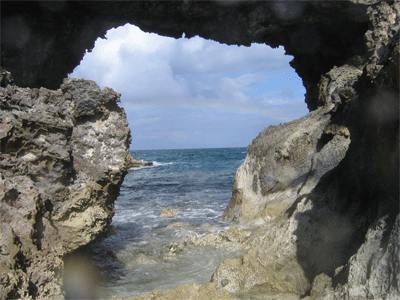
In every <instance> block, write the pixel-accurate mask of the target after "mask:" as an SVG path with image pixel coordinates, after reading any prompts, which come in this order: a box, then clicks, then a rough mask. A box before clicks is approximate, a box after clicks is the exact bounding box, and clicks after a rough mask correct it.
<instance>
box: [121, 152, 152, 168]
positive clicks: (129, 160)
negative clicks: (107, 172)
mask: <svg viewBox="0 0 400 300" xmlns="http://www.w3.org/2000/svg"><path fill="white" fill-rule="evenodd" d="M152 165H153V163H152V162H147V161H141V160H137V159H134V158H133V157H132V155H131V154H129V153H128V155H127V157H126V168H127V169H130V168H138V167H149V166H152Z"/></svg>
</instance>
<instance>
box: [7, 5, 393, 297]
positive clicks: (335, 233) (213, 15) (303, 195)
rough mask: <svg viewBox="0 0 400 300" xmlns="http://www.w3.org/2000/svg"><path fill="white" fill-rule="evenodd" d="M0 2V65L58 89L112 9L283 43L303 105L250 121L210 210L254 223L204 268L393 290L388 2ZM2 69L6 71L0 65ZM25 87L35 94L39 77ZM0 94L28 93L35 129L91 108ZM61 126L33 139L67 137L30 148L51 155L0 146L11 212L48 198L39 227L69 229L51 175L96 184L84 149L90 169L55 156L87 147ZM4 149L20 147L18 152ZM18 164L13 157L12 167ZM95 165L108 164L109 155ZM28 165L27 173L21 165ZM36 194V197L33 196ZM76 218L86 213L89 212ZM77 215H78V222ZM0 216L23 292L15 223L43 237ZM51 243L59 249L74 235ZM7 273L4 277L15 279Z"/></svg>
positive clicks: (323, 292)
mask: <svg viewBox="0 0 400 300" xmlns="http://www.w3.org/2000/svg"><path fill="white" fill-rule="evenodd" d="M1 14H2V19H1V22H2V37H1V44H2V57H1V60H2V61H1V62H2V66H3V67H6V68H8V69H9V70H10V71H12V73H13V74H14V75H15V76H16V78H15V80H16V83H17V84H20V85H22V86H30V87H40V86H45V87H47V88H54V89H55V88H58V86H59V85H60V83H61V81H62V79H63V78H64V77H66V75H67V74H68V73H70V72H71V71H72V70H73V68H74V67H75V66H76V65H77V64H78V63H79V61H80V59H81V58H82V56H83V54H84V52H85V49H91V48H92V47H93V44H94V41H95V39H96V38H97V37H99V36H102V35H104V33H105V32H106V30H107V29H109V28H112V27H117V26H120V25H123V24H125V23H127V22H130V23H132V24H135V25H138V26H139V27H140V28H141V29H143V30H145V31H152V32H157V33H159V34H163V35H168V36H172V37H181V36H182V34H183V33H185V36H186V37H192V36H194V35H200V36H202V37H204V38H209V39H213V40H216V41H219V42H222V43H227V44H237V45H250V44H251V43H252V42H259V43H266V44H268V45H271V46H273V47H277V46H279V45H283V46H284V47H285V49H286V52H287V54H290V55H293V56H294V57H295V58H294V60H293V61H292V62H291V65H292V66H293V67H294V68H295V69H296V71H297V73H298V74H299V75H300V77H301V78H302V79H303V83H304V86H305V87H306V89H307V94H306V99H305V101H306V103H307V105H308V108H309V109H310V111H311V112H310V114H309V115H307V116H305V117H304V118H302V119H300V120H296V121H293V122H290V123H288V124H284V125H282V126H279V127H271V128H268V129H266V130H265V131H263V132H262V133H261V135H260V136H259V137H258V138H257V139H255V140H254V142H253V143H252V144H251V145H250V146H249V151H248V157H247V158H246V161H245V163H244V165H243V166H242V167H241V168H240V169H239V170H238V173H237V176H236V180H235V185H234V191H233V198H232V202H231V203H230V204H229V207H228V209H227V211H226V212H225V213H224V219H225V220H236V221H238V222H242V223H246V224H251V225H257V226H260V227H259V229H258V230H257V231H256V232H254V234H252V236H251V237H250V239H249V240H247V241H246V243H250V244H251V246H252V247H251V249H250V250H249V251H248V252H247V253H246V254H245V255H244V256H243V258H242V259H237V260H227V261H225V262H224V263H222V264H221V266H220V267H219V268H218V270H217V271H216V272H215V274H214V276H213V281H214V282H213V289H214V288H215V289H217V290H228V291H231V292H238V293H243V292H248V293H251V295H256V297H257V295H261V294H263V293H265V295H267V294H274V295H276V293H278V296H276V297H280V298H282V299H286V298H285V297H286V296H279V293H280V294H281V295H290V297H291V298H296V297H298V298H300V296H301V297H302V298H304V296H308V297H309V298H318V299H342V298H350V299H366V298H367V299H368V298H371V299H372V298H374V299H398V298H399V297H400V292H399V286H400V283H399V277H398V276H399V275H398V274H399V273H400V272H399V249H398V245H399V241H398V237H399V226H400V224H399V221H398V220H399V219H398V214H399V151H398V148H399V113H398V112H399V67H400V66H399V51H400V50H399V49H400V48H399V23H400V17H399V15H400V4H399V2H398V1H380V0H349V1H206V2H202V1H179V2H170V1H159V2H158V1H102V2H91V1H57V2H51V1H50V2H39V1H30V2H27V3H24V5H20V3H18V2H16V1H6V2H5V1H3V3H2V10H1ZM43 20H46V22H43ZM60 24H61V25H60ZM15 37H18V38H15ZM4 78H5V79H6V80H8V79H7V76H5V77H4ZM26 91H27V90H26ZM29 91H31V90H29ZM37 91H38V92H35V93H37V94H38V95H41V94H40V93H42V94H43V93H45V94H46V93H47V91H48V90H45V89H40V90H37ZM7 93H8V94H7V95H13V96H12V97H11V96H7V97H9V98H12V99H14V100H13V101H14V103H17V104H15V105H16V106H18V107H20V108H18V109H19V110H20V111H21V112H24V111H25V110H28V109H30V107H33V108H35V107H38V106H35V105H42V106H43V107H44V108H45V109H44V111H46V114H41V113H38V114H37V116H32V120H33V121H34V122H38V120H40V121H42V122H49V121H48V120H52V119H56V120H58V121H57V126H56V127H54V128H52V129H51V130H49V133H50V135H49V136H54V135H56V134H58V135H60V136H64V135H65V132H71V129H70V127H68V126H66V124H69V123H70V120H72V119H73V120H75V118H77V119H79V116H80V114H81V113H83V114H86V113H87V114H88V115H90V116H93V117H94V118H95V116H96V114H97V113H98V111H97V109H96V106H95V107H93V103H92V102H91V101H88V102H87V103H86V102H85V101H83V103H79V101H78V102H76V105H77V107H78V109H77V111H76V112H75V111H74V112H73V113H72V114H69V113H67V114H64V115H63V113H62V112H63V111H69V110H73V109H72V108H71V107H70V105H69V103H71V99H73V92H69V93H67V92H65V95H64V98H65V99H63V100H62V101H59V102H57V104H54V105H53V106H51V107H50V106H46V105H47V104H45V103H44V104H43V103H42V102H40V101H38V102H37V103H36V104H35V105H34V106H32V104H30V102H29V101H26V100H25V99H26V98H25V97H21V95H22V94H23V93H25V92H21V90H18V91H15V92H11V91H9V92H7ZM29 93H33V92H29ZM59 93H64V92H59ZM67 94H69V95H71V97H72V98H69V97H70V96H68V95H67ZM29 97H31V98H32V96H29ZM29 97H28V98H29ZM35 97H36V98H37V97H38V96H35ZM88 97H89V98H90V97H91V96H90V95H88ZM36 98H35V99H36ZM56 98H57V97H56ZM46 101H47V100H46ZM102 101H103V100H102ZM50 102H51V101H50ZM72 102H73V101H72ZM2 109H3V108H2ZM11 109H12V108H9V107H8V108H7V110H6V108H4V109H3V110H4V112H9V111H10V110H11ZM15 110H16V111H17V109H15ZM39 111H40V109H37V112H39ZM60 111H61V116H62V117H61V118H59V117H58V116H59V114H60ZM4 112H3V111H2V114H4ZM7 117H8V118H6V119H3V120H2V123H1V131H0V138H1V140H2V147H3V140H7V139H8V138H7V137H8V135H9V133H12V134H13V136H15V140H16V141H19V138H18V137H19V135H14V134H16V133H15V132H17V133H18V131H15V132H14V131H13V130H14V128H16V127H15V126H16V125H15V124H17V125H18V124H20V123H18V122H20V121H16V119H15V118H16V117H15V116H14V115H12V116H9V115H7ZM100 121H101V119H100V120H99V119H96V120H93V122H92V123H96V124H97V122H100ZM76 122H78V123H79V121H76ZM78 123H77V125H79V124H78ZM27 124H28V123H27ZM81 125H82V126H85V125H84V124H81ZM29 126H32V125H29ZM17 128H19V127H17ZM24 128H25V127H24ZM27 128H31V127H27ZM68 128H69V129H68ZM39 129H40V128H39V127H35V128H34V129H29V130H30V131H29V134H30V135H31V136H32V137H30V139H31V140H35V141H36V143H41V138H39V136H40V135H39V136H38V135H37V131H36V130H39ZM81 129H82V130H81V131H79V130H78V131H77V132H76V134H77V135H78V136H84V135H85V134H86V132H88V133H90V136H94V135H95V134H96V130H91V129H90V128H86V127H82V128H81ZM38 132H39V133H40V130H39V131H38ZM70 136H72V133H70ZM42 139H43V138H42ZM69 139H71V138H70V137H69V138H65V139H63V138H61V139H58V138H57V139H56V138H53V140H54V141H57V142H54V143H53V142H48V143H49V144H51V145H52V146H53V147H56V145H57V144H62V145H67V147H66V149H70V150H67V151H66V152H65V151H62V150H61V148H57V147H56V148H55V149H54V151H53V150H52V151H50V149H52V148H51V146H50V145H47V144H43V145H44V146H42V144H40V146H38V147H39V148H40V149H42V148H43V149H44V153H53V152H54V153H56V154H51V155H53V156H55V155H56V159H53V158H52V159H51V161H50V162H48V161H47V160H46V159H44V160H41V161H40V162H38V163H37V165H34V164H33V163H32V162H37V157H39V156H38V154H37V153H36V152H32V151H31V149H33V148H29V147H31V146H29V145H30V144H27V145H28V146H29V147H25V146H24V147H22V146H18V147H16V148H15V149H14V150H12V151H13V153H14V154H13V156H12V155H11V156H10V157H9V158H7V160H5V162H7V161H9V162H10V163H9V165H8V167H7V168H5V170H8V172H10V171H9V170H12V174H14V173H15V172H14V170H13V166H14V160H13V159H14V158H15V157H18V158H22V161H23V163H22V162H21V163H18V168H16V167H14V169H16V170H20V171H19V173H15V174H16V175H18V176H20V177H17V176H14V177H13V179H12V180H11V179H9V178H8V177H7V176H6V175H4V174H3V177H2V178H3V179H2V180H3V181H4V183H3V186H5V187H7V188H3V189H4V193H5V194H6V195H7V197H8V198H7V199H14V200H13V203H16V205H17V203H20V200H19V199H20V197H22V196H23V195H25V196H24V197H27V200H26V201H24V203H25V204H23V205H22V204H18V205H21V207H24V209H22V210H21V211H18V213H19V216H18V219H19V220H21V222H22V221H23V222H26V223H27V224H40V222H37V221H36V220H37V219H39V220H40V217H33V218H32V216H36V215H40V216H41V215H42V214H43V215H45V214H46V212H47V211H48V210H49V208H48V207H54V208H51V209H53V210H54V211H55V214H54V215H55V216H56V217H55V219H54V224H52V223H51V224H50V225H46V223H45V222H46V221H42V223H43V224H44V225H40V226H42V227H45V228H46V230H50V231H51V230H52V229H51V228H53V227H54V228H55V227H56V225H55V223H56V222H59V224H61V228H71V226H70V225H71V224H68V222H67V221H66V220H67V217H66V216H68V220H70V219H73V218H74V217H75V216H76V215H75V212H67V213H66V212H65V211H64V210H63V209H62V207H63V205H61V203H64V202H63V201H59V200H52V199H65V197H67V198H68V197H69V196H65V197H64V196H62V195H64V194H62V193H61V192H58V191H59V190H58V189H57V188H55V186H56V185H57V184H59V183H60V182H61V183H62V182H63V180H64V178H71V177H72V178H73V180H72V182H75V181H77V182H81V183H82V185H81V186H80V187H78V186H77V185H76V184H75V183H71V184H72V185H73V186H74V189H75V191H76V193H75V194H76V195H79V196H78V198H79V199H88V197H89V196H88V194H90V193H91V192H92V191H93V190H95V191H97V189H96V188H95V187H94V186H96V185H95V184H93V186H92V185H91V183H89V184H87V185H85V183H84V181H80V179H79V178H81V179H82V178H86V177H85V176H87V178H89V177H90V176H93V178H95V179H94V181H93V182H97V183H98V182H99V181H96V180H100V181H101V178H103V175H104V172H105V170H106V169H107V168H106V167H104V165H102V164H101V163H100V164H99V162H98V161H96V162H95V164H96V165H97V164H99V167H96V166H93V170H96V171H93V175H90V176H89V175H84V174H86V173H87V172H92V171H91V165H90V160H84V159H81V160H79V159H78V160H77V162H76V163H75V160H73V161H72V160H68V151H70V152H71V153H74V151H76V152H77V153H78V152H79V155H80V156H79V157H82V155H83V156H85V155H86V156H87V157H90V155H92V154H93V153H91V151H92V150H91V148H89V147H86V146H82V147H73V146H72V145H70V144H69V143H67V142H68V141H69ZM22 140H23V139H22ZM53 140H52V141H53ZM23 141H24V140H23ZM42 142H43V141H42ZM15 143H16V142H15ZM46 145H47V146H46ZM68 145H70V146H68ZM32 147H33V146H32ZM69 147H70V148H69ZM19 148H23V150H21V151H18V149H19ZM62 148H64V146H63V147H62ZM106 148H107V147H106ZM80 149H82V150H80ZM2 150H3V148H2ZM10 151H11V150H10ZM49 151H50V152H49ZM93 151H95V150H93ZM49 155H50V154H49ZM86 156H85V157H86ZM40 157H42V156H40ZM49 164H50V165H49ZM6 165H7V164H6ZM47 165H49V166H48V167H47V168H48V170H49V172H47V171H46V172H45V175H43V174H42V173H41V172H39V171H38V170H41V168H44V167H45V166H47ZM70 165H74V166H75V165H76V168H78V169H79V170H81V171H82V174H83V175H81V176H82V177H79V176H77V177H76V179H75V176H70V173H69V172H70V171H68V170H71V168H70V167H68V166H70ZM65 166H67V167H66V168H65ZM24 168H29V169H27V170H28V171H22V170H25V169H24ZM72 169H73V168H72ZM111 169H113V170H117V169H118V163H116V164H114V163H113V164H112V167H110V170H111ZM62 170H65V171H62ZM84 170H86V173H85V172H84ZM24 172H25V173H24ZM74 172H75V171H74ZM28 173H29V174H31V173H32V175H30V176H29V178H27V179H24V178H25V177H26V176H27V175H26V174H28ZM74 174H75V173H74ZM77 174H80V173H79V172H77ZM21 176H22V177H21ZM24 176H25V177H24ZM117 177H118V176H117ZM29 180H31V181H32V182H29ZM17 182H25V183H26V184H27V186H31V187H32V192H31V193H29V196H28V195H27V194H28V193H25V192H22V191H21V192H19V190H18V188H19V186H18V187H17V185H18V184H17ZM46 182H51V183H52V184H50V185H49V184H47V183H46ZM90 182H92V181H90ZM63 184H66V183H63ZM110 186H112V185H110ZM35 189H37V190H38V191H36V190H35ZM41 190H45V191H46V194H43V193H42V192H41ZM89 191H90V193H89ZM48 193H49V194H50V195H51V197H50V196H49V197H47V194H48ZM66 194H67V195H69V194H68V193H66ZM35 195H38V196H37V197H36V196H35ZM39 195H40V197H42V195H44V196H43V199H42V198H41V199H42V200H41V201H42V202H40V201H39V202H40V203H44V204H43V205H42V204H38V205H36V204H35V205H33V204H32V203H33V202H35V201H36V202H35V203H38V202H37V200H36V199H38V198H40V197H39ZM53 195H56V196H57V197H59V198H57V197H55V198H53ZM101 196H104V195H103V194H101ZM32 197H33V198H32ZM35 197H36V198H35ZM48 199H50V200H48ZM68 199H69V198H68ZM49 201H50V202H49ZM68 201H70V202H69V203H71V205H76V207H78V209H77V210H78V211H80V209H81V208H82V207H85V205H88V204H87V202H86V201H83V200H82V201H76V202H74V201H71V200H68ZM68 201H67V202H68ZM47 203H50V204H51V205H48V204H47ZM4 205H5V204H4ZM7 205H9V204H7ZM94 207H99V205H98V204H95V205H94ZM100 207H102V206H101V205H100ZM88 210H89V208H88ZM69 215H71V218H69ZM63 216H64V217H63ZM86 216H87V218H86V219H85V220H89V221H88V224H91V222H92V221H90V220H92V219H91V217H90V216H91V214H90V213H89V212H88V214H87V215H86ZM41 219H42V220H46V218H43V217H42V218H41ZM49 220H53V219H52V218H50V219H49ZM35 222H36V223H35ZM63 222H64V223H63ZM65 222H66V223H65ZM85 222H86V221H85ZM85 222H83V223H85ZM83 223H82V224H81V225H82V226H83V228H90V226H86V227H85V224H83ZM106 223H107V222H106ZM62 224H64V225H65V226H64V227H62ZM7 226H8V227H7ZM1 228H2V230H3V229H4V232H6V234H4V235H3V236H2V240H4V241H5V242H3V243H6V244H7V248H6V246H2V248H1V249H2V250H1V251H2V252H3V251H4V252H6V253H10V255H13V256H12V257H15V259H12V260H10V259H7V260H4V261H5V263H4V264H5V265H7V266H10V264H11V265H12V264H14V266H17V267H13V268H14V270H15V272H14V273H15V276H14V275H10V276H9V277H7V278H3V277H2V279H1V280H2V282H10V283H11V284H12V285H19V286H21V290H22V286H23V287H24V288H25V290H26V289H28V290H29V287H30V286H32V285H30V284H29V280H28V279H27V278H30V277H29V276H30V275H26V274H28V273H27V272H28V271H29V270H28V271H27V272H25V271H23V270H22V269H19V267H18V266H19V265H20V264H21V262H23V261H24V259H25V258H24V257H25V256H27V254H26V251H27V250H26V249H27V248H29V247H28V246H26V247H25V246H24V245H23V244H21V243H20V242H19V241H18V239H16V238H15V237H16V236H17V235H21V236H24V237H27V236H28V237H29V238H30V239H31V240H32V241H31V242H30V243H31V244H32V245H34V246H32V247H33V249H35V247H37V246H35V245H36V244H38V243H39V242H38V241H39V240H40V241H42V240H43V242H42V243H43V244H45V243H47V242H45V241H46V238H45V237H41V236H40V235H37V234H31V233H30V232H27V231H24V230H21V231H20V232H18V231H17V232H15V231H12V230H11V229H10V228H11V227H10V225H9V224H5V225H2V227H1ZM72 228H73V226H72ZM78 228H80V227H78ZM60 232H61V234H59V235H54V238H55V239H60V240H63V241H65V240H68V236H69V234H68V232H69V231H68V230H67V229H65V230H64V231H63V229H61V230H60ZM63 232H64V233H63ZM71 232H74V233H77V231H74V230H72V231H71ZM84 232H85V234H86V229H85V231H84ZM89 232H90V231H89ZM89 235H90V234H89ZM46 236H48V235H46ZM49 238H50V237H49ZM211 238H212V236H210V239H211ZM84 240H86V238H82V240H81V241H79V242H78V244H79V243H82V242H84ZM35 243H36V244H35ZM66 244H67V247H68V248H71V249H73V248H74V247H75V246H76V245H73V244H72V245H69V246H68V243H66ZM26 245H28V243H27V244H26ZM24 247H25V248H24ZM3 249H6V250H3ZM24 249H25V250H24ZM61 252H62V250H60V253H61ZM54 253H55V254H54V255H55V256H54V257H56V258H57V257H60V256H57V255H56V254H57V253H58V252H57V250H56V251H55V252H54ZM51 255H53V253H52V254H51ZM2 257H3V256H2ZM4 257H5V256H4ZM10 257H11V256H10ZM27 257H29V256H27ZM54 259H55V258H54ZM2 268H3V266H2ZM13 276H14V277H13ZM24 276H25V277H24ZM13 278H20V279H18V280H19V281H18V280H17V281H18V282H17V281H15V279H13ZM7 280H8V281H7ZM31 281H32V280H31ZM36 281H37V280H36V279H34V280H33V281H32V282H34V283H35V282H36ZM4 286H6V287H7V288H8V286H10V285H4ZM33 286H35V285H33ZM43 286H46V288H47V289H48V292H47V293H49V294H50V293H51V292H50V290H51V289H52V288H53V287H51V286H50V285H49V284H46V283H44V284H43ZM187 288H190V289H194V290H193V293H195V294H196V295H198V291H199V288H198V287H197V286H191V287H182V288H181V289H180V290H181V291H184V290H185V291H186V289H187ZM32 291H34V289H32ZM5 292H6V293H9V290H7V291H5ZM54 292H55V293H56V292H57V288H56V287H54ZM3 293H4V292H3ZM27 293H28V292H25V294H23V295H28V294H27ZM167 293H171V294H170V295H178V294H174V293H175V292H174V291H169V292H161V291H156V292H154V293H153V294H149V295H147V296H146V297H150V298H157V297H160V298H162V297H164V296H165V297H168V296H166V294H167ZM187 293H189V291H187ZM21 295H22V294H21ZM179 295H182V294H179ZM194 297H195V296H194ZM204 297H206V296H204ZM260 297H262V296H260ZM274 297H275V296H274ZM266 299H268V298H267V297H266ZM287 299H289V298H287Z"/></svg>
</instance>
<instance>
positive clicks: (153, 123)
mask: <svg viewBox="0 0 400 300" xmlns="http://www.w3.org/2000/svg"><path fill="white" fill-rule="evenodd" d="M291 59H292V57H291V56H288V55H285V50H284V48H283V47H279V48H276V49H272V48H270V47H269V46H267V45H265V44H252V45H251V46H250V47H244V46H240V47H239V46H236V45H233V46H232V45H231V46H228V45H225V44H220V43H218V42H215V41H212V40H205V39H203V38H200V37H198V36H195V37H192V38H190V39H188V38H185V36H184V35H183V36H182V37H181V38H179V39H175V38H170V37H162V36H159V35H156V34H151V33H144V32H142V31H141V30H140V29H139V28H138V27H136V26H133V25H131V24H126V25H125V26H121V27H118V28H113V29H110V30H109V31H108V32H107V34H106V36H105V39H102V38H99V39H98V40H97V41H96V43H95V47H94V48H93V49H92V50H91V51H90V52H86V54H85V56H84V58H83V59H82V61H81V63H80V65H79V66H77V67H76V68H75V70H74V71H73V72H72V73H71V74H69V77H70V78H84V79H90V80H93V81H95V82H96V83H97V84H98V85H99V86H100V88H102V89H103V88H104V87H105V86H108V87H111V88H113V89H114V90H115V91H116V92H118V93H121V106H122V107H123V108H124V109H125V111H126V113H127V119H128V121H129V124H130V129H131V132H132V146H131V154H132V155H133V156H134V157H135V158H136V159H143V160H145V161H152V162H153V163H154V166H153V167H149V168H143V169H141V168H138V169H136V170H134V171H129V173H128V174H127V175H126V177H125V180H124V183H123V184H122V186H121V192H120V196H119V198H118V200H117V201H116V204H115V216H114V217H113V222H112V223H111V227H110V229H109V231H108V233H107V235H106V236H104V237H102V238H101V239H99V240H96V241H95V242H94V243H92V244H91V245H90V247H89V248H90V251H89V252H90V254H89V255H88V256H86V261H90V260H91V261H93V263H94V265H95V266H96V267H98V268H99V269H98V271H97V272H98V273H99V274H101V276H100V277H99V278H101V280H99V279H96V281H98V282H97V283H98V285H99V286H95V287H93V290H90V291H89V292H91V293H94V294H97V295H98V294H100V295H101V297H104V296H106V297H109V296H113V295H125V296H128V295H135V294H139V293H144V292H148V291H151V290H152V289H154V288H160V287H161V288H171V287H175V286H176V285H179V284H185V283H197V284H199V283H202V284H206V283H207V282H209V280H210V276H211V275H212V273H213V271H214V270H215V269H216V267H217V265H218V264H219V263H220V262H222V260H223V259H225V258H229V257H236V256H235V255H237V254H238V253H239V252H238V251H236V252H235V251H227V253H223V252H221V251H219V250H218V249H217V250H215V249H214V250H212V251H211V250H210V248H209V247H210V246H208V248H207V246H206V248H190V247H186V246H182V244H181V243H180V242H179V239H178V240H177V241H175V239H176V236H171V228H175V229H174V233H175V234H177V233H179V234H182V232H184V231H185V230H188V228H189V229H190V230H191V231H192V232H195V233H196V234H198V235H199V236H200V235H201V234H210V233H212V231H213V230H214V231H215V230H217V231H218V230H221V231H222V230H223V229H224V228H225V226H226V224H224V223H222V222H221V221H220V216H221V215H222V213H223V211H224V209H225V208H226V207H227V205H228V202H229V200H230V198H231V190H232V185H233V180H234V175H235V172H236V169H237V168H238V167H239V166H240V164H241V163H242V162H243V160H244V158H245V156H246V148H245V147H246V146H247V145H248V144H249V143H250V142H251V140H252V139H253V138H255V137H256V136H257V135H258V133H259V132H260V131H262V130H263V129H264V128H265V127H268V126H269V125H278V124H280V123H284V122H288V121H291V120H293V119H297V118H300V117H302V116H304V115H305V114H307V113H308V109H307V105H306V103H305V102H304V94H305V89H304V86H303V84H302V80H301V79H300V78H299V76H298V75H297V74H296V72H295V71H294V69H293V68H292V67H290V65H289V61H291ZM192 169H193V171H192ZM182 174H183V175H182ZM165 209H167V210H166V212H167V214H171V215H172V216H173V217H170V218H162V217H161V216H162V214H163V212H165ZM177 221H178V222H177ZM182 224H185V225H182ZM181 227H183V228H181ZM185 227H188V228H185ZM175 231H176V232H175ZM171 240H172V241H173V242H171ZM171 243H172V244H171ZM174 243H176V244H174ZM166 245H167V246H166ZM185 247H186V248H185ZM89 248H86V250H87V249H89ZM181 248H185V251H182V249H181ZM187 248H190V250H188V251H186V249H187ZM81 252H82V250H78V253H73V254H72V255H69V258H74V257H81ZM181 252H182V253H183V254H182V253H181ZM177 253H181V254H179V259H176V255H177ZM86 254H87V253H86ZM194 256H195V257H196V259H194ZM66 264H67V266H68V268H67V271H66V278H67V279H68V278H70V277H71V278H74V275H71V276H69V275H68V274H70V273H71V274H72V272H70V267H69V266H70V265H71V262H70V261H69V260H67V263H66ZM73 264H74V260H73V261H72V265H73ZM155 268H156V269H157V270H155ZM79 274H80V273H79ZM188 274H191V275H190V276H189V275H188ZM83 275H84V274H83ZM75 277H76V276H75ZM88 280H90V278H89V279H88ZM67 283H68V280H67ZM64 289H65V291H66V293H67V295H72V293H71V291H69V290H68V289H69V286H68V284H66V285H65V286H64Z"/></svg>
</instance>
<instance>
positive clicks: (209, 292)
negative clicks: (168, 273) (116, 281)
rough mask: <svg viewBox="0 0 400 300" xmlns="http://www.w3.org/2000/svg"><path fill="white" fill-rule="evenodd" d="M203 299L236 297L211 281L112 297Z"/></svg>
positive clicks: (134, 299)
mask: <svg viewBox="0 0 400 300" xmlns="http://www.w3.org/2000/svg"><path fill="white" fill-rule="evenodd" d="M150 299H159V300H176V299H188V300H205V299H219V300H234V299H238V298H236V297H234V296H232V295H231V294H229V293H228V292H227V291H224V290H217V289H216V288H215V286H214V284H213V283H208V284H206V285H198V284H184V285H180V286H178V287H176V288H174V289H170V290H154V291H151V292H149V293H146V294H143V295H140V296H137V297H132V298H129V297H128V298H126V297H114V298H112V300H150Z"/></svg>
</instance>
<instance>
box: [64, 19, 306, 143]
mask: <svg viewBox="0 0 400 300" xmlns="http://www.w3.org/2000/svg"><path fill="white" fill-rule="evenodd" d="M292 58H293V57H292V56H289V55H286V54H285V50H284V48H283V47H282V46H281V47H279V48H276V49H273V48H271V47H269V46H267V45H265V44H256V43H253V44H252V45H251V46H250V47H246V46H237V45H226V44H220V43H218V42H215V41H213V40H206V39H203V38H201V37H199V36H195V37H192V38H190V39H188V38H186V37H185V34H183V35H182V37H181V38H178V39H175V38H171V37H164V36H160V35H157V34H154V33H145V32H143V31H141V30H140V29H139V27H136V26H134V25H131V24H129V23H127V24H125V25H124V26H120V27H118V28H112V29H110V30H109V31H108V32H107V34H106V35H105V38H98V39H97V41H96V43H95V47H94V48H93V49H92V50H91V51H90V52H88V51H86V53H85V55H84V57H83V59H82V61H81V62H80V65H78V66H77V67H76V68H75V69H74V71H73V72H72V73H71V74H69V77H70V78H72V77H75V78H84V79H91V80H94V81H95V82H96V83H97V84H98V85H99V86H100V87H101V88H104V87H105V86H108V87H111V88H113V89H114V90H115V91H116V92H118V93H121V104H122V106H123V107H124V109H125V111H126V113H127V117H128V121H129V124H130V129H131V132H132V140H133V142H132V145H131V149H135V150H145V149H181V148H215V147H246V146H247V145H248V144H249V143H250V142H251V140H252V139H253V138H254V137H256V136H257V135H258V133H259V132H260V131H261V130H263V129H264V128H265V127H267V126H269V125H278V124H280V123H284V122H287V121H291V120H294V119H297V118H300V117H302V116H304V115H306V114H307V113H308V109H307V106H306V104H305V102H304V94H305V92H306V91H305V88H304V86H303V83H302V80H301V79H300V77H299V76H298V75H297V73H296V72H295V70H294V69H293V68H292V67H291V66H290V65H289V62H290V61H291V60H292Z"/></svg>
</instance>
